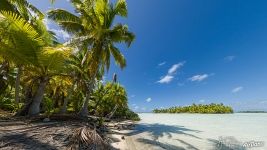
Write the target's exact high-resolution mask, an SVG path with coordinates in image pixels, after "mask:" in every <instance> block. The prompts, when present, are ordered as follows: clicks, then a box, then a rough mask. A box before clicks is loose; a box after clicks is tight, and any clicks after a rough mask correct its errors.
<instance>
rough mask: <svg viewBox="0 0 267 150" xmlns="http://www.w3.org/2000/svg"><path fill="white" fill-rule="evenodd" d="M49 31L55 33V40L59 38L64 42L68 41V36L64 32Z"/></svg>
mask: <svg viewBox="0 0 267 150" xmlns="http://www.w3.org/2000/svg"><path fill="white" fill-rule="evenodd" d="M50 30H51V31H53V32H55V34H56V36H57V38H59V39H63V40H64V41H67V40H69V39H70V35H69V34H68V33H67V32H66V31H64V30H62V29H59V30H57V29H50Z"/></svg>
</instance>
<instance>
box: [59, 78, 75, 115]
mask: <svg viewBox="0 0 267 150" xmlns="http://www.w3.org/2000/svg"><path fill="white" fill-rule="evenodd" d="M75 83H76V82H74V83H73V84H72V87H71V88H70V89H69V90H68V96H67V97H66V98H64V102H63V106H62V107H61V109H60V114H65V113H66V112H67V106H68V102H69V99H70V97H71V95H72V93H73V91H74V87H75Z"/></svg>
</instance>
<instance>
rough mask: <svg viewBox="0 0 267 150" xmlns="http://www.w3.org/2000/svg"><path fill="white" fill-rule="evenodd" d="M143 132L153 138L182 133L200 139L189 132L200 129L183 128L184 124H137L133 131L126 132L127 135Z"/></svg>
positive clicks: (196, 131) (170, 136) (195, 131)
mask: <svg viewBox="0 0 267 150" xmlns="http://www.w3.org/2000/svg"><path fill="white" fill-rule="evenodd" d="M143 132H147V133H149V134H151V136H152V138H153V139H154V140H157V139H158V138H160V137H163V136H167V137H168V138H172V134H182V135H186V136H190V137H193V138H197V139H200V138H199V137H197V136H195V135H193V134H191V133H190V132H192V133H199V132H201V131H198V130H192V129H188V128H185V127H184V126H170V125H164V124H138V125H136V128H135V129H134V130H133V131H131V132H130V133H128V136H132V135H137V134H140V133H143ZM188 132H189V133H188Z"/></svg>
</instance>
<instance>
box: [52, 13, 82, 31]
mask: <svg viewBox="0 0 267 150" xmlns="http://www.w3.org/2000/svg"><path fill="white" fill-rule="evenodd" d="M47 14H48V18H49V19H52V20H54V21H55V22H57V23H58V24H59V25H60V26H61V27H62V28H63V29H64V30H66V31H67V32H70V33H75V32H79V31H81V30H83V26H82V24H81V23H82V22H81V20H80V18H79V17H77V16H76V15H74V14H72V13H70V12H68V11H66V10H63V9H55V10H50V11H48V13H47Z"/></svg>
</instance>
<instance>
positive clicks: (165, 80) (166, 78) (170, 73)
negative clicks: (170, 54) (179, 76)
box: [157, 62, 185, 84]
mask: <svg viewBox="0 0 267 150" xmlns="http://www.w3.org/2000/svg"><path fill="white" fill-rule="evenodd" d="M184 64H185V62H180V63H178V64H174V65H173V66H172V67H171V68H170V69H169V70H168V73H167V75H165V76H164V77H161V78H160V80H159V81H157V82H158V83H161V84H163V83H170V82H171V81H172V80H173V79H174V74H175V73H176V71H177V70H178V69H180V68H181V67H183V66H184Z"/></svg>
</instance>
